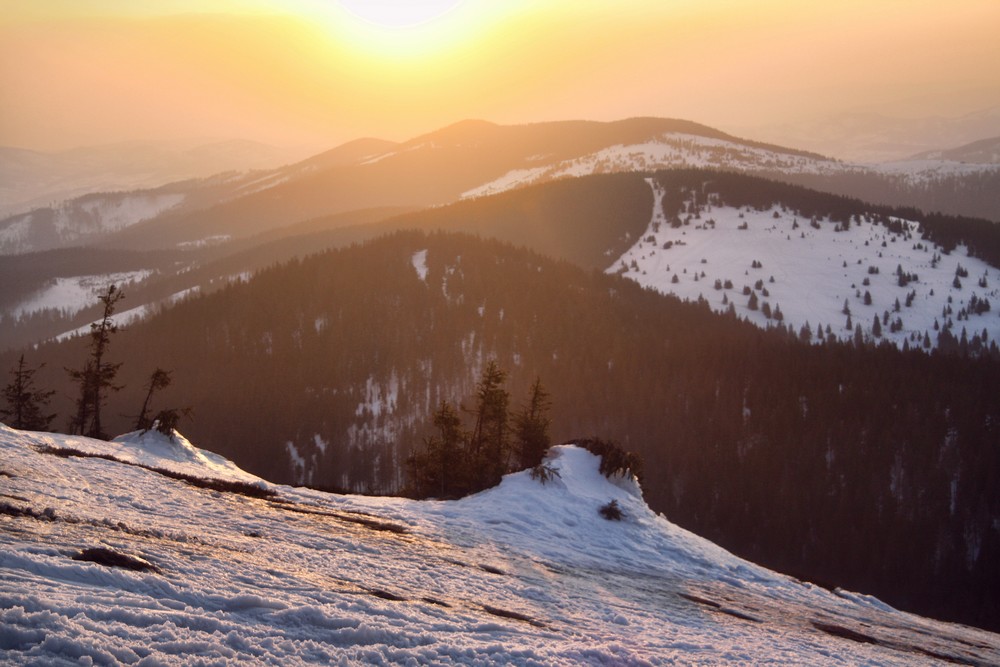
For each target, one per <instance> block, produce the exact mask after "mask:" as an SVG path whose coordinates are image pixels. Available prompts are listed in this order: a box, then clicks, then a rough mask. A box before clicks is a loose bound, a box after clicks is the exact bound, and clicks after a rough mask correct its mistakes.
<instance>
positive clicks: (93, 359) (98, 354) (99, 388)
mask: <svg viewBox="0 0 1000 667" xmlns="http://www.w3.org/2000/svg"><path fill="white" fill-rule="evenodd" d="M97 298H98V301H100V302H101V304H103V306H104V311H103V315H102V316H101V319H100V320H99V321H97V322H94V323H92V324H91V325H90V357H89V358H88V359H87V362H86V363H85V364H84V367H83V368H82V369H81V370H75V369H69V368H67V369H66V372H67V373H69V376H70V379H72V380H73V381H74V382H76V383H77V384H79V386H80V396H79V398H78V399H77V404H76V405H77V411H76V416H75V417H74V418H73V420H72V421H71V422H70V432H71V433H79V434H81V435H86V436H88V437H91V438H98V439H100V440H106V439H107V438H108V435H107V434H106V433H105V432H104V428H103V425H102V424H101V407H102V406H103V405H104V400H105V396H106V395H107V392H108V391H118V390H119V389H121V387H120V386H118V385H116V384H115V377H116V376H117V375H118V369H119V368H120V367H121V363H117V364H112V363H108V362H107V361H105V355H106V354H107V351H108V345H109V344H110V342H111V336H112V335H113V334H115V333H118V325H117V324H116V323H115V322H114V320H113V319H112V316H113V315H114V313H115V308H116V307H117V305H118V302H119V301H121V300H122V299H123V298H125V294H124V293H123V292H122V291H121V290H119V289H118V288H117V287H116V286H115V285H113V284H112V285H109V286H108V288H107V289H106V290H105V291H104V292H103V293H101V294H100V295H98V297H97Z"/></svg>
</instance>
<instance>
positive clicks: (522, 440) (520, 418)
mask: <svg viewBox="0 0 1000 667" xmlns="http://www.w3.org/2000/svg"><path fill="white" fill-rule="evenodd" d="M550 406H551V403H550V402H549V394H548V392H547V391H545V388H544V387H542V381H541V379H539V378H535V382H534V383H533V384H532V385H531V393H530V395H529V396H528V401H527V403H525V405H524V407H523V408H522V410H521V412H519V413H518V414H517V415H515V416H514V441H515V443H516V447H517V454H518V458H519V464H520V468H521V469H522V470H523V469H526V468H534V467H535V466H537V465H538V464H540V463H541V462H542V459H543V458H544V457H545V452H546V451H548V449H549V446H550V445H551V444H552V441H551V439H550V437H549V424H550V420H549V418H548V411H549V407H550Z"/></svg>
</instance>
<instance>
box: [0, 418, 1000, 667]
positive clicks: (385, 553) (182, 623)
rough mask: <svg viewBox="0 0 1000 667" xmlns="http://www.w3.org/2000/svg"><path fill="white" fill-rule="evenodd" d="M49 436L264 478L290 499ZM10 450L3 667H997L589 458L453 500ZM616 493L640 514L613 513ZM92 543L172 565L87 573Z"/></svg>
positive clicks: (175, 445) (964, 641)
mask: <svg viewBox="0 0 1000 667" xmlns="http://www.w3.org/2000/svg"><path fill="white" fill-rule="evenodd" d="M46 447H48V448H52V447H55V448H74V449H77V450H81V451H89V452H105V453H107V454H111V455H114V456H116V457H117V458H120V459H127V460H132V461H135V462H136V463H142V464H143V465H146V466H152V467H157V468H163V469H169V470H176V471H181V472H184V473H186V474H194V475H197V476H204V477H213V478H226V479H233V480H239V481H249V482H251V483H254V484H258V485H259V484H263V485H265V486H267V488H271V489H273V490H275V491H276V492H277V496H276V497H275V498H273V499H260V498H251V497H248V496H245V495H240V494H237V493H230V492H223V491H213V490H208V489H204V488H197V487H195V486H191V485H189V484H187V483H185V482H183V481H180V480H175V479H170V478H167V477H165V476H163V475H161V474H159V473H157V472H154V471H151V470H148V469H144V468H140V467H138V466H135V465H129V464H125V463H119V462H114V461H109V460H103V459H97V458H81V457H69V458H63V457H58V456H54V455H52V454H46V453H41V452H40V451H39V450H40V449H43V448H46ZM0 452H2V459H0V494H2V496H0V507H2V508H3V509H4V511H3V512H2V513H0V650H2V651H3V653H2V658H0V661H2V662H4V663H12V664H25V663H31V664H91V662H93V663H96V664H117V663H124V664H141V665H153V664H185V665H187V664H230V663H265V664H282V665H294V664H307V663H324V664H328V663H332V664H359V663H364V664H448V663H462V664H526V665H552V664H602V665H609V664H615V665H618V664H621V665H633V664H635V665H643V664H692V663H696V664H760V663H768V664H804V663H813V664H816V663H821V664H843V665H857V664H867V665H881V664H895V665H912V664H921V663H922V664H933V663H935V662H937V659H936V658H934V657H933V656H938V657H939V658H941V659H950V660H953V661H959V662H963V663H965V664H996V663H997V662H998V661H1000V637H998V636H996V635H993V634H990V633H986V632H982V631H978V630H974V629H970V628H966V627H962V626H956V625H948V624H943V623H938V622H934V621H929V620H925V619H922V618H919V617H916V616H912V615H909V614H905V613H902V612H898V611H894V610H892V609H890V608H888V607H886V606H885V605H883V604H881V603H880V602H878V601H877V600H873V599H871V598H868V597H865V596H861V595H854V594H847V593H843V594H835V593H831V592H828V591H826V590H823V589H818V588H815V587H812V586H808V585H803V584H801V583H799V582H797V581H794V580H792V579H788V578H785V577H783V576H780V575H777V574H775V573H773V572H770V571H768V570H764V569H762V568H759V567H756V566H754V565H751V564H749V563H747V562H745V561H742V560H740V559H738V558H736V557H734V556H732V555H731V554H728V553H727V552H725V551H723V550H722V549H720V548H718V547H716V546H714V545H712V544H710V543H708V542H706V541H705V540H702V539H700V538H698V537H696V536H694V535H691V534H690V533H687V532H686V531H683V530H681V529H680V528H678V527H676V526H674V525H672V524H671V523H669V522H668V521H667V520H665V519H664V518H662V517H659V516H657V515H655V514H654V513H653V512H651V511H650V510H649V509H648V508H647V507H646V505H645V503H644V502H643V501H642V498H641V496H640V494H639V490H638V487H637V486H636V485H634V484H631V483H624V482H622V483H619V484H612V483H611V482H609V481H607V480H606V479H604V478H603V477H601V476H600V475H599V474H598V472H597V463H598V461H597V459H596V458H595V457H594V456H592V455H591V454H589V453H587V452H585V451H583V450H580V449H577V448H573V447H560V448H557V449H555V450H554V458H553V459H552V460H551V461H550V463H551V464H552V465H553V466H554V467H555V468H557V469H558V470H559V472H560V474H561V479H556V480H554V481H553V482H551V483H549V484H547V485H544V486H543V485H542V484H541V483H540V482H537V481H534V480H532V479H531V478H530V477H529V476H528V474H526V473H518V474H515V475H510V476H507V477H506V478H505V479H504V481H503V484H502V485H501V486H500V487H499V488H497V489H494V490H491V491H487V492H485V493H482V494H479V495H477V496H474V497H471V498H467V499H465V500H461V501H457V502H456V501H450V502H416V501H408V500H401V499H393V498H382V499H377V498H364V497H353V496H336V495H328V494H324V493H320V492H315V491H308V490H303V489H294V488H289V487H278V486H271V485H267V484H266V483H263V482H259V481H257V480H256V478H253V477H252V476H249V475H247V473H244V472H242V471H240V470H239V469H237V468H236V467H235V466H233V465H232V464H231V463H228V462H226V461H224V460H222V459H221V458H220V457H216V456H214V455H212V454H209V453H207V452H204V451H201V450H198V449H197V448H195V447H193V446H191V445H190V443H187V442H186V441H185V440H183V439H181V438H175V439H174V440H170V439H167V438H166V437H165V436H159V435H154V434H145V435H139V434H132V435H131V436H128V437H126V438H123V439H121V440H119V441H118V442H114V443H101V442H97V441H91V440H87V439H84V438H74V437H68V436H59V435H48V434H31V433H22V432H18V431H14V430H11V429H8V428H6V427H0ZM612 499H614V500H617V501H618V503H619V505H620V506H621V508H622V509H623V511H624V513H625V519H624V520H623V521H621V522H613V521H607V520H605V519H603V518H602V517H600V516H599V514H598V508H599V507H600V506H602V505H604V504H606V503H607V502H608V501H610V500H612ZM95 547H103V548H106V549H110V550H113V551H114V552H117V553H120V554H125V555H128V556H132V557H136V558H141V559H143V560H144V561H147V562H148V563H150V564H152V565H153V566H155V568H156V571H132V570H128V569H122V568H118V567H110V566H106V565H101V564H97V563H94V562H85V561H78V560H73V558H72V557H73V556H74V555H79V554H80V552H81V551H82V550H83V549H89V548H95ZM136 562H138V561H136ZM824 628H825V630H824ZM831 633H832V634H831ZM851 633H855V634H853V635H852V634H851ZM845 635H846V637H845ZM848 637H853V638H848ZM862 637H864V638H865V640H864V641H862V640H860V638H862ZM869 640H870V642H874V643H867V642H868V641H869Z"/></svg>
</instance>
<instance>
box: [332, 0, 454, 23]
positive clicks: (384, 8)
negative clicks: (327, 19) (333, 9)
mask: <svg viewBox="0 0 1000 667" xmlns="http://www.w3.org/2000/svg"><path fill="white" fill-rule="evenodd" d="M340 4H341V5H342V6H343V7H344V9H346V10H347V11H349V12H350V13H351V14H354V15H355V16H357V17H358V18H360V19H362V20H364V21H367V22H369V23H372V24H374V25H377V26H382V27H386V28H409V27H412V26H416V25H420V24H422V23H427V22H429V21H433V20H434V19H436V18H439V17H441V16H443V15H445V14H447V13H448V12H450V11H451V10H453V9H455V7H457V6H458V5H460V4H462V0H419V1H417V2H412V1H408V0H340Z"/></svg>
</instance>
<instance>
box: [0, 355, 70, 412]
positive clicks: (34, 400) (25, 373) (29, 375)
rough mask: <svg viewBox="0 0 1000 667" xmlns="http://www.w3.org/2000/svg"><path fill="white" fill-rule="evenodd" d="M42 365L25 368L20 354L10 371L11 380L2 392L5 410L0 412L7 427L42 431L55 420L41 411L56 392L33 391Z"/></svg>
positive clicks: (22, 356)
mask: <svg viewBox="0 0 1000 667" xmlns="http://www.w3.org/2000/svg"><path fill="white" fill-rule="evenodd" d="M44 365H45V364H42V365H41V366H38V368H27V367H26V366H25V364H24V355H23V354H22V355H21V358H20V359H19V360H18V362H17V366H15V367H14V368H12V369H11V371H10V375H11V377H12V379H11V381H10V384H8V385H7V386H6V387H4V390H3V397H4V400H5V401H6V402H7V408H6V409H5V410H0V419H3V420H4V421H5V422H6V423H7V424H8V425H9V426H12V427H14V428H19V429H24V430H27V431H44V430H46V429H47V428H48V427H49V424H51V423H52V420H53V419H55V417H56V416H55V415H54V414H51V415H46V414H43V411H44V409H45V406H46V405H48V403H49V399H51V398H52V396H53V394H55V393H56V392H55V391H38V390H36V389H35V380H34V376H35V373H36V372H37V371H38V370H39V369H41V368H42V367H43V366H44Z"/></svg>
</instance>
